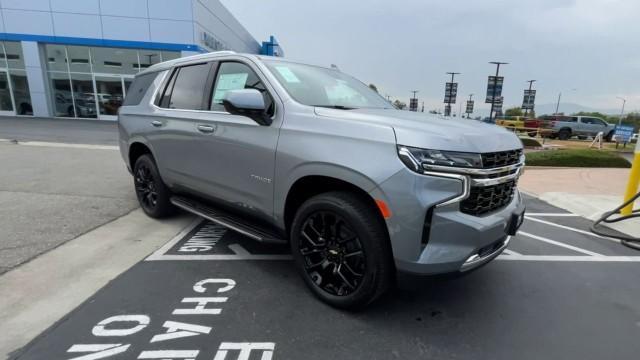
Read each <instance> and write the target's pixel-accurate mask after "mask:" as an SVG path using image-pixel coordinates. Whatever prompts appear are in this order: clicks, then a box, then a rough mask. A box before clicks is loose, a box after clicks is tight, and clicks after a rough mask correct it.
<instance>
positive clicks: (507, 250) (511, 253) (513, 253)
mask: <svg viewBox="0 0 640 360" xmlns="http://www.w3.org/2000/svg"><path fill="white" fill-rule="evenodd" d="M502 253H503V254H505V255H510V256H522V254H520V253H518V252H515V251H513V250H509V249H504V251H503V252H502Z"/></svg>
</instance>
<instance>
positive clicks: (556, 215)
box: [527, 212, 580, 217]
mask: <svg viewBox="0 0 640 360" xmlns="http://www.w3.org/2000/svg"><path fill="white" fill-rule="evenodd" d="M527 216H537V217H541V216H543V217H579V216H580V215H577V214H572V213H530V212H528V213H527Z"/></svg>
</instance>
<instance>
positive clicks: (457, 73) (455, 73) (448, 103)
mask: <svg viewBox="0 0 640 360" xmlns="http://www.w3.org/2000/svg"><path fill="white" fill-rule="evenodd" d="M459 74H460V73H459V72H451V71H450V72H447V75H451V88H450V89H449V101H447V105H448V106H449V116H451V100H452V98H453V96H452V95H453V78H454V77H455V76H456V75H459ZM446 95H447V91H446V86H445V96H446Z"/></svg>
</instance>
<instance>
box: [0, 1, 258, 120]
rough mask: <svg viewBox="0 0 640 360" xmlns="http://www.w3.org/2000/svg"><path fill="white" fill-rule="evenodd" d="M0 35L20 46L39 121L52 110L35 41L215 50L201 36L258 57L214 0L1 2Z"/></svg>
mask: <svg viewBox="0 0 640 360" xmlns="http://www.w3.org/2000/svg"><path fill="white" fill-rule="evenodd" d="M0 33H2V34H0V35H1V36H0V38H1V39H0V40H12V41H16V40H18V41H22V44H23V52H24V57H25V62H26V64H27V65H26V72H27V79H28V81H29V88H30V92H31V101H32V102H33V104H32V105H33V111H34V115H38V116H46V115H49V116H50V115H52V112H51V111H52V109H50V105H48V97H47V94H46V92H47V90H46V89H47V86H45V83H46V80H45V79H46V78H45V70H46V69H45V67H46V62H45V61H44V60H43V59H42V58H41V56H40V53H41V51H40V50H39V49H38V43H37V42H58V43H67V41H68V44H76V45H88V46H100V45H103V46H111V47H118V43H119V42H120V43H122V42H136V43H131V44H128V45H127V46H134V47H137V48H140V49H144V48H148V47H156V48H157V47H158V46H159V47H160V48H164V49H166V50H178V51H181V53H182V54H183V55H187V54H193V53H195V52H198V51H200V52H202V51H211V50H215V49H212V48H211V47H208V46H207V45H205V43H204V40H203V33H206V34H207V35H208V37H209V38H211V37H213V38H215V40H217V41H219V42H220V43H222V44H223V45H224V47H225V48H227V49H231V50H235V51H238V52H249V53H259V52H260V44H259V43H258V42H257V41H256V40H255V39H254V38H253V37H252V36H251V35H250V34H249V32H248V31H247V30H246V29H245V28H244V27H243V26H242V25H241V24H240V23H239V22H238V21H237V20H236V19H235V18H234V17H233V15H232V14H231V13H230V12H229V11H228V10H227V9H226V8H225V7H224V6H223V5H222V4H221V3H220V1H219V0H1V1H0ZM51 39H53V40H51ZM209 40H210V39H209ZM137 44H139V45H140V46H139V47H138V46H137ZM164 45H168V46H169V47H170V48H166V47H164ZM123 46H124V45H123Z"/></svg>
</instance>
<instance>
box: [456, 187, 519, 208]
mask: <svg viewBox="0 0 640 360" xmlns="http://www.w3.org/2000/svg"><path fill="white" fill-rule="evenodd" d="M515 189H516V180H511V181H507V182H504V183H501V184H497V185H491V186H484V187H471V190H470V193H469V197H467V198H466V199H464V200H463V201H462V202H460V211H462V212H463V213H465V214H469V215H475V216H478V215H482V214H486V213H488V212H491V211H494V210H498V209H500V208H502V207H505V206H507V205H508V204H509V203H510V202H511V199H513V195H514V193H515Z"/></svg>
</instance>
